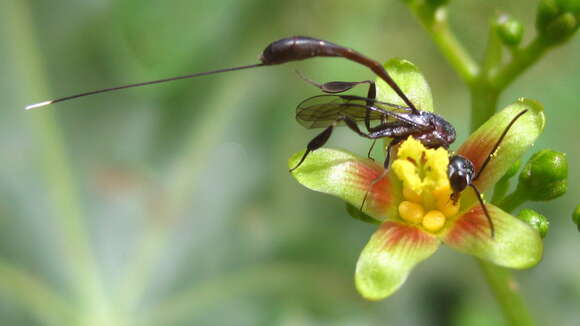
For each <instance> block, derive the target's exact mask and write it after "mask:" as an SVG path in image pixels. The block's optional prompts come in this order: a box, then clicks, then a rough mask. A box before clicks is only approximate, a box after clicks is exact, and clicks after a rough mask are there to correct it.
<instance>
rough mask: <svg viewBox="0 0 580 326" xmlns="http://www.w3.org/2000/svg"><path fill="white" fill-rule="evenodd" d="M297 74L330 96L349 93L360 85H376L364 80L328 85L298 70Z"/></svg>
mask: <svg viewBox="0 0 580 326" xmlns="http://www.w3.org/2000/svg"><path fill="white" fill-rule="evenodd" d="M296 74H297V75H298V76H299V77H300V78H302V80H304V81H305V82H307V83H309V84H311V85H313V86H314V87H317V88H319V89H320V90H321V91H323V92H325V93H329V94H337V93H342V92H346V91H348V90H350V89H352V88H353V87H355V86H357V85H360V84H373V85H374V82H373V81H372V80H363V81H357V82H347V81H331V82H328V83H324V84H321V83H319V82H316V81H314V80H312V79H309V78H306V77H305V76H304V75H302V74H301V73H300V71H298V70H296Z"/></svg>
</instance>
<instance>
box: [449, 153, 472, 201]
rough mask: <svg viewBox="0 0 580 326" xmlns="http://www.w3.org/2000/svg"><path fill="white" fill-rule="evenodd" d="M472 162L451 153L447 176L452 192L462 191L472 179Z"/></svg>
mask: <svg viewBox="0 0 580 326" xmlns="http://www.w3.org/2000/svg"><path fill="white" fill-rule="evenodd" d="M473 173H474V168H473V163H471V161H470V160H468V159H467V158H465V157H463V156H461V155H453V156H451V157H450V158H449V166H448V167H447V176H448V177H449V183H450V185H451V188H452V189H453V192H454V193H460V192H462V191H463V190H464V189H465V188H466V187H467V186H468V185H469V184H471V180H472V179H473Z"/></svg>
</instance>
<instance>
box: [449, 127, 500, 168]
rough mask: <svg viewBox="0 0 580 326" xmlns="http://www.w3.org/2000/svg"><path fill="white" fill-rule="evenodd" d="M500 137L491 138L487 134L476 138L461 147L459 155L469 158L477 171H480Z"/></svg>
mask: <svg viewBox="0 0 580 326" xmlns="http://www.w3.org/2000/svg"><path fill="white" fill-rule="evenodd" d="M494 135H495V133H494ZM498 137H499V135H498ZM498 137H490V135H489V134H485V135H482V136H481V137H478V138H474V139H472V140H470V141H468V142H466V143H464V144H463V145H461V148H459V150H458V151H457V154H459V155H461V156H464V157H465V158H468V159H469V160H470V161H471V162H472V163H473V167H474V168H475V171H479V169H480V168H481V165H483V162H484V161H485V159H486V158H487V157H488V156H489V154H490V152H491V150H492V149H493V146H494V145H495V143H496V142H497V138H498Z"/></svg>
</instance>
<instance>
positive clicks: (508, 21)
mask: <svg viewBox="0 0 580 326" xmlns="http://www.w3.org/2000/svg"><path fill="white" fill-rule="evenodd" d="M496 24H497V27H496V28H497V29H496V30H497V35H498V36H499V38H500V40H501V41H502V42H503V43H504V44H505V45H507V46H517V45H518V44H520V42H521V41H522V37H523V35H524V26H523V25H522V24H521V23H520V22H519V21H517V20H515V19H514V18H512V17H510V16H508V15H502V16H500V17H499V18H498V20H497V23H496Z"/></svg>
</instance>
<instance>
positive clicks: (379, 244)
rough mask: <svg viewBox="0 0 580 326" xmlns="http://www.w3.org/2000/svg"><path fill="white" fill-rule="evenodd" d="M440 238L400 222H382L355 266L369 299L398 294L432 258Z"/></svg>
mask: <svg viewBox="0 0 580 326" xmlns="http://www.w3.org/2000/svg"><path fill="white" fill-rule="evenodd" d="M439 243H440V241H439V239H437V237H435V236H434V235H432V234H429V233H426V232H424V231H422V230H421V229H419V228H416V227H413V226H409V225H406V224H403V223H400V222H393V221H388V222H385V223H383V224H382V225H381V226H380V228H379V229H378V230H377V231H376V232H375V233H374V234H373V236H372V237H371V239H370V241H369V243H368V244H367V245H366V247H365V248H364V250H363V251H362V253H361V256H360V258H359V259H358V262H357V264H356V275H355V283H356V288H357V290H358V291H359V293H360V294H361V295H362V296H363V297H364V298H366V299H368V300H380V299H384V298H386V297H388V296H389V295H391V294H392V293H393V292H395V291H396V290H397V289H398V288H399V287H401V285H402V284H403V283H404V282H405V280H406V279H407V276H408V275H409V272H410V271H411V269H412V268H413V267H414V266H415V265H416V264H417V263H419V262H421V261H423V260H424V259H426V258H427V257H429V256H431V255H432V254H433V253H434V252H435V250H437V248H438V247H439Z"/></svg>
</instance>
